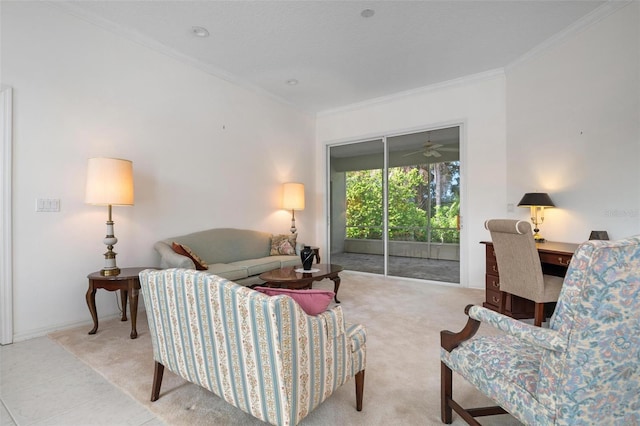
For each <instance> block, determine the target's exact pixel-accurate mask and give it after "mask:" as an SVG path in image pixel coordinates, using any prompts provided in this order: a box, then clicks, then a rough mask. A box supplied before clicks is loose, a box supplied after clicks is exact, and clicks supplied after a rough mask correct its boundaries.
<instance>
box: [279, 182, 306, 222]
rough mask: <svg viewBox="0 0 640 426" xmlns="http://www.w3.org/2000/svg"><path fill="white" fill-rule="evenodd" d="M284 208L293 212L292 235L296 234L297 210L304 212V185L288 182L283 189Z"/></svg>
mask: <svg viewBox="0 0 640 426" xmlns="http://www.w3.org/2000/svg"><path fill="white" fill-rule="evenodd" d="M282 208H283V209H287V210H291V233H292V234H295V233H296V231H297V229H296V215H295V211H296V210H304V184H302V183H296V182H288V183H285V184H284V187H283V189H282Z"/></svg>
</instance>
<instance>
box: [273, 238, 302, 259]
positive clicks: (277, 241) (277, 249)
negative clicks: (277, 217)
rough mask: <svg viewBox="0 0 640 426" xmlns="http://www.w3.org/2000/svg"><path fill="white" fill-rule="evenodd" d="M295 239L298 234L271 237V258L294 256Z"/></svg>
mask: <svg viewBox="0 0 640 426" xmlns="http://www.w3.org/2000/svg"><path fill="white" fill-rule="evenodd" d="M296 238H298V234H289V235H286V234H281V235H271V251H270V252H269V254H270V255H271V256H278V255H281V254H289V255H291V254H296Z"/></svg>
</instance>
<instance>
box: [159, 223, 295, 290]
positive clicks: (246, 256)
mask: <svg viewBox="0 0 640 426" xmlns="http://www.w3.org/2000/svg"><path fill="white" fill-rule="evenodd" d="M271 239H272V234H269V233H267V232H259V231H252V230H248V229H234V228H214V229H208V230H205V231H199V232H194V233H192V234H187V235H181V236H178V237H172V238H166V239H164V240H161V241H158V242H157V243H155V244H154V246H153V247H154V248H155V250H156V251H157V252H158V253H159V254H160V268H161V269H168V268H185V269H196V265H195V263H194V262H193V260H191V259H190V258H189V257H187V256H183V255H181V254H178V253H176V252H175V251H174V250H173V248H172V244H173V243H174V242H176V243H178V244H182V245H185V246H188V247H189V248H190V249H191V251H192V252H193V253H195V254H196V255H197V256H198V257H200V258H201V259H202V260H204V261H205V262H206V263H207V265H208V269H207V270H205V271H203V272H206V273H209V274H213V275H217V276H220V277H222V278H226V279H228V280H231V281H234V282H236V283H238V284H241V285H244V286H250V285H254V284H261V283H262V281H261V280H260V279H259V278H258V275H260V274H261V273H263V272H266V271H271V270H274V269H278V268H281V267H285V266H296V265H300V264H301V262H300V250H301V249H302V247H303V245H302V244H301V243H296V247H295V249H296V254H295V255H274V256H271V255H270V252H271Z"/></svg>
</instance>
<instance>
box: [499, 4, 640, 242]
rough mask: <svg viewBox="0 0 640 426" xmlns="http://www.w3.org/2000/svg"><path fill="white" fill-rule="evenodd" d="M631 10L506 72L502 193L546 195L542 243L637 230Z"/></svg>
mask: <svg viewBox="0 0 640 426" xmlns="http://www.w3.org/2000/svg"><path fill="white" fill-rule="evenodd" d="M639 16H640V3H639V2H637V1H635V2H632V3H631V4H628V5H627V6H625V7H623V8H622V9H620V10H618V11H617V12H616V13H614V14H613V15H611V16H609V17H607V18H606V19H604V20H602V21H600V22H598V23H597V24H595V25H592V26H590V27H588V28H587V29H585V30H584V31H582V32H580V33H579V34H577V35H575V36H572V37H570V38H568V39H567V40H565V41H564V42H563V43H561V44H559V45H556V46H554V47H553V48H551V49H548V50H546V51H544V52H543V53H541V54H538V55H536V56H535V57H533V58H531V59H529V60H526V61H522V62H520V63H518V64H516V65H514V66H512V67H509V68H508V69H507V70H506V77H507V197H508V201H509V202H510V203H515V204H517V202H518V201H519V200H520V198H521V197H522V195H523V194H524V193H525V192H533V191H543V192H548V193H549V195H550V196H551V198H552V200H553V201H554V203H555V204H556V206H557V207H558V208H555V209H549V210H547V211H546V214H545V223H544V225H543V226H542V227H541V233H542V234H543V235H544V236H545V237H547V239H550V240H556V241H569V242H581V241H584V240H585V239H587V238H588V237H589V232H590V231H591V230H606V231H608V233H609V237H610V238H611V239H616V238H623V237H626V236H630V235H634V234H638V233H640V167H638V165H639V163H640V30H639V29H640V19H639ZM513 215H514V216H517V217H521V218H523V219H527V218H528V216H529V215H528V210H525V209H516V212H515V213H514V214H513Z"/></svg>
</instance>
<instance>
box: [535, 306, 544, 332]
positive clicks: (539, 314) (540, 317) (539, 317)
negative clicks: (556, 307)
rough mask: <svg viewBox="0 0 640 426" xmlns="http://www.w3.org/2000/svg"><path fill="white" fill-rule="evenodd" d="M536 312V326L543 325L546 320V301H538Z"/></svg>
mask: <svg viewBox="0 0 640 426" xmlns="http://www.w3.org/2000/svg"><path fill="white" fill-rule="evenodd" d="M534 309H535V312H534V324H535V326H536V327H542V323H543V322H544V320H545V317H544V303H536V304H535V308H534Z"/></svg>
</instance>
